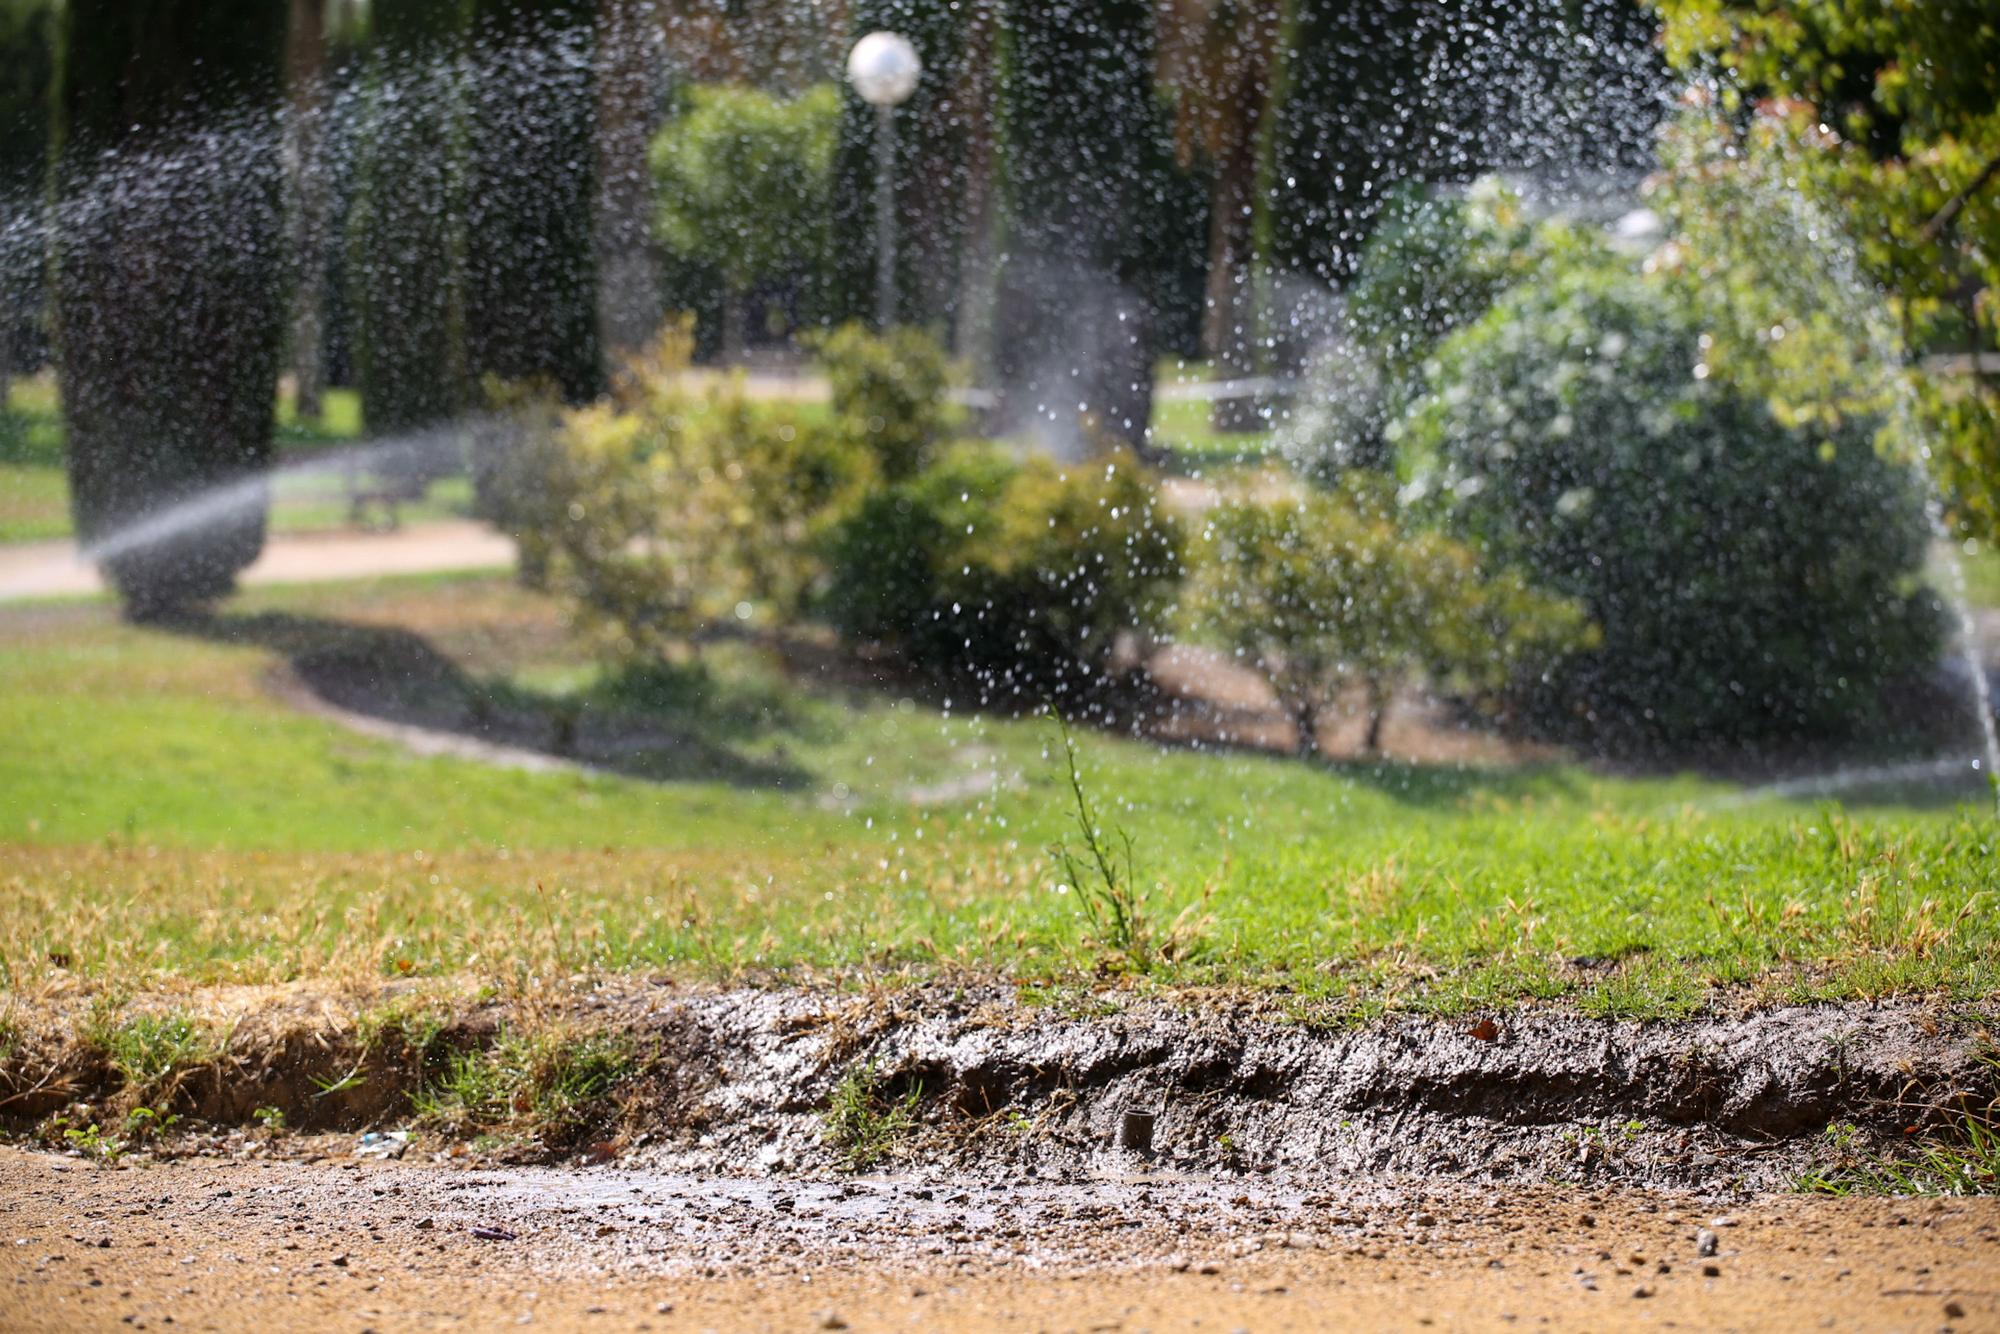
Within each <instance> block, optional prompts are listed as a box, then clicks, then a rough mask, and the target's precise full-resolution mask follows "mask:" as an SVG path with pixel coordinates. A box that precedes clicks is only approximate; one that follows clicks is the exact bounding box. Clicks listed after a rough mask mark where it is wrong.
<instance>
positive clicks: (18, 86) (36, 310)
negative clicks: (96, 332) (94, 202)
mask: <svg viewBox="0 0 2000 1334" xmlns="http://www.w3.org/2000/svg"><path fill="white" fill-rule="evenodd" d="M54 74H55V8H54V5H53V4H52V3H51V0H0V413H4V412H5V410H6V405H7V384H8V379H9V377H10V376H12V375H13V373H14V372H15V371H18V370H25V369H27V368H29V367H32V366H34V365H36V364H38V363H39V361H40V358H41V355H42V347H41V344H42V334H43V331H42V326H41V318H40V316H41V311H42V306H43V298H44V296H45V295H46V293H45V291H44V278H45V268H46V266H45V265H44V264H43V262H42V261H43V258H44V251H45V248H46V245H45V243H46V239H47V238H46V236H45V233H44V230H43V228H42V225H41V222H40V215H41V213H42V196H43V194H44V191H45V188H46V185H47V180H48V152H49V85H50V82H51V80H52V79H53V77H54Z"/></svg>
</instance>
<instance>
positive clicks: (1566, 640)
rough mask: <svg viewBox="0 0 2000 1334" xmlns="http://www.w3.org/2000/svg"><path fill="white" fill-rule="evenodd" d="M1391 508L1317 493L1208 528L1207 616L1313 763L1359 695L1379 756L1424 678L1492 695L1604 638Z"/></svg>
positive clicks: (1244, 511) (1238, 508) (1359, 497)
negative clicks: (1325, 730) (1401, 695)
mask: <svg viewBox="0 0 2000 1334" xmlns="http://www.w3.org/2000/svg"><path fill="white" fill-rule="evenodd" d="M1383 500H1384V498H1383V497H1380V496H1379V495H1378V496H1375V497H1367V496H1365V495H1364V494H1362V493H1361V492H1359V491H1358V490H1357V491H1349V492H1347V493H1338V492H1325V491H1313V492H1307V493H1306V494H1304V495H1303V496H1301V497H1299V498H1297V499H1292V500H1284V501H1278V502H1275V503H1270V504H1259V503H1236V504H1229V505H1224V506H1221V507H1220V508H1218V509H1217V510H1215V511H1214V512H1213V513H1212V514H1211V515H1210V516H1209V524H1208V529H1207V532H1206V534H1205V536H1206V538H1207V541H1206V542H1205V543H1204V545H1203V547H1202V555H1203V560H1202V562H1201V575H1200V580H1199V584H1198V591H1199V596H1198V599H1197V602H1196V606H1197V607H1198V609H1199V614H1200V616H1201V618H1202V621H1203V623H1204V624H1207V625H1211V626H1214V627H1215V628H1216V629H1217V630H1219V631H1220V632H1221V633H1222V634H1223V636H1224V637H1225V638H1226V639H1227V640H1228V642H1229V643H1230V644H1231V646H1232V647H1233V648H1234V649H1235V650H1236V651H1237V653H1238V654H1239V655H1241V656H1243V657H1245V658H1246V659H1248V660H1249V661H1251V662H1252V663H1254V664H1256V665H1257V666H1258V667H1259V668H1260V670H1262V671H1263V672H1264V674H1265V676H1266V677H1267V679H1269V681H1270V682H1271V686H1272V688H1273V689H1274V690H1275V691H1276V692H1277V694H1278V699H1279V702H1280V704H1282V705H1283V707H1284V708H1285V711H1286V712H1287V713H1288V714H1290V715H1291V718H1292V721H1293V724H1294V726H1295V727H1296V728H1297V731H1298V747H1299V752H1300V753H1301V754H1304V755H1310V754H1312V753H1313V752H1314V751H1315V750H1316V749H1317V748H1318V740H1317V738H1318V734H1319V722H1320V717H1321V715H1322V713H1323V711H1324V710H1325V708H1326V706H1327V705H1328V704H1329V703H1330V702H1332V701H1333V700H1334V699H1335V698H1336V697H1337V696H1338V695H1339V693H1340V692H1341V690H1342V689H1343V688H1345V687H1346V686H1348V685H1358V686H1359V687H1360V688H1361V690H1362V692H1363V694H1364V696H1365V698H1366V707H1367V712H1368V730H1367V734H1366V739H1365V740H1364V742H1363V745H1364V748H1365V749H1366V750H1367V751H1369V752H1370V753H1371V754H1372V753H1374V752H1377V751H1379V750H1380V749H1381V732H1382V719H1383V715H1384V712H1385V710H1386V708H1387V706H1388V702H1389V698H1390V696H1391V694H1392V693H1393V692H1394V690H1395V688H1396V687H1397V686H1398V685H1399V684H1401V683H1402V682H1403V681H1404V680H1405V679H1407V678H1409V677H1411V676H1414V675H1416V674H1418V673H1419V672H1425V673H1427V674H1428V675H1429V676H1430V678H1431V679H1432V681H1433V682H1434V683H1435V684H1437V685H1438V686H1440V687H1442V688H1447V689H1452V690H1456V691H1458V692H1460V693H1463V694H1473V695H1476V694H1486V693H1490V692H1494V691H1497V690H1500V689H1502V688H1503V687H1505V686H1506V685H1508V684H1509V683H1510V682H1511V681H1514V680H1516V679H1518V678H1519V677H1520V676H1522V675H1524V674H1529V673H1532V672H1535V671H1539V670H1541V668H1542V667H1544V666H1546V665H1547V664H1548V663H1549V662H1551V661H1553V660H1554V659H1555V658H1557V657H1559V656H1560V655H1561V654H1563V653H1565V652H1567V651H1568V650H1570V649H1572V648H1574V647H1577V646H1579V645H1582V644H1586V643H1589V642H1590V640H1591V636H1592V633H1593V632H1592V627H1591V626H1590V623H1589V619H1588V617H1587V616H1586V615H1585V614H1584V612H1583V609H1582V608H1581V607H1580V606H1578V605H1577V604H1576V603H1575V602H1573V601H1570V600H1568V599H1564V598H1560V597H1554V596H1551V595H1549V594H1546V593H1543V592H1540V591H1538V590H1536V589H1534V588H1532V587H1530V586H1529V585H1528V584H1527V582H1526V581H1525V580H1524V579H1522V577H1521V576H1520V575H1519V573H1517V572H1514V571H1500V572H1498V573H1489V572H1488V571H1487V570H1485V569H1483V568H1482V566H1481V563H1480V561H1479V558H1478V556H1477V554H1476V553H1475V552H1474V551H1473V550H1472V548H1470V547H1468V546H1466V545H1464V544H1463V543H1460V542H1454V541H1452V540H1451V539H1450V538H1448V537H1446V536H1444V535H1443V534H1441V533H1438V532H1435V531H1421V530H1410V529H1406V528H1404V527H1403V526H1401V525H1400V524H1399V523H1398V522H1397V519H1396V516H1395V515H1394V513H1393V511H1392V510H1391V509H1390V507H1389V506H1388V505H1387V504H1385V503H1383Z"/></svg>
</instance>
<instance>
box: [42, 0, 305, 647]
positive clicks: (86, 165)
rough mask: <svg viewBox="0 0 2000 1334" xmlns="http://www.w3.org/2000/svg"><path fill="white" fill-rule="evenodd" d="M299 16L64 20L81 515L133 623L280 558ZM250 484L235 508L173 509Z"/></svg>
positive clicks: (64, 196)
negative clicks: (275, 550)
mask: <svg viewBox="0 0 2000 1334" xmlns="http://www.w3.org/2000/svg"><path fill="white" fill-rule="evenodd" d="M285 19H286V13H285V8H284V6H280V5H273V4H270V3H268V0H155V2H154V3H150V4H147V5H145V6H140V7H134V6H132V5H129V4H126V3H121V0H69V3H68V4H66V5H65V6H64V7H63V10H62V17H61V24H62V30H61V41H60V44H59V50H60V51H61V67H60V70H59V73H58V75H57V83H56V96H55V108H56V111H55V115H56V139H55V150H54V151H55V157H56V162H55V170H54V207H55V211H56V217H57V219H58V225H57V231H56V235H55V240H54V245H53V248H52V256H53V259H52V273H53V288H54V311H55V321H56V336H57V342H58V349H59V351H58V365H59V374H60V377H61V382H62V400H63V419H64V426H65V430H66V432H67V436H68V441H69V478H70V504H71V509H72V511H73V513H74V515H75V519H76V528H77V533H78V535H79V537H80V538H81V539H82V540H83V542H84V543H85V545H86V548H88V547H89V546H90V545H92V544H99V545H102V544H105V543H106V542H107V539H111V538H113V537H114V536H117V537H118V538H119V540H118V541H117V542H116V543H115V544H114V545H113V546H112V549H111V550H110V551H109V552H108V553H107V554H106V555H105V557H104V559H103V565H104V569H105V573H106V574H107V576H108V577H109V579H110V581H111V583H112V584H113V586H114V587H116V588H117V590H118V592H119V594H120V596H121V598H122V599H123V601H124V605H125V609H126V611H127V613H128V614H129V615H134V616H149V615H156V614H163V613H168V612H172V611H175V610H178V609H180V608H183V607H186V606H188V605H190V604H193V603H196V602H199V601H202V600H205V599H208V598H213V597H217V596H220V595H222V594H224V593H227V592H228V591H229V590H230V589H231V588H232V587H233V586H234V583H235V577H236V573H237V571H238V570H240V569H242V568H243V567H244V566H245V565H248V564H249V563H250V562H251V561H252V560H254V559H256V557H257V554H258V552H259V551H261V550H262V548H263V544H264V526H265V513H266V508H267V504H266V501H267V498H266V496H265V495H264V493H263V492H262V491H261V490H259V489H258V487H257V485H256V479H257V477H258V475H259V474H260V473H261V472H263V471H264V470H265V469H266V468H267V467H268V465H269V462H270V457H271V430H272V409H273V402H274V399H275V397H276V392H277V371H278V361H279V357H280V354H281V351H282V347H283V341H284V335H283V327H284V312H285V301H286V291H285V283H284V275H285V268H286V265H285V227H284V201H283V190H284V158H283V142H282V135H281V132H280V118H279V117H278V116H277V115H276V114H275V113H276V110H277V108H278V106H279V105H280V103H281V99H282V96H283V84H282V79H283V65H284V44H285ZM244 482H247V483H249V485H248V486H247V487H246V488H245V490H244V491H243V494H242V496H241V498H240V503H238V504H233V505H230V506H228V507H227V508H226V509H224V510H223V511H222V512H221V513H219V514H212V515H206V516H202V517H201V518H200V519H199V520H198V521H190V522H188V523H185V524H181V523H175V522H173V521H172V520H171V518H170V517H168V516H166V514H165V512H166V511H168V510H170V509H172V508H173V507H174V506H176V505H177V504H179V503H181V502H184V501H187V500H189V499H191V498H192V497H194V496H197V495H200V494H202V493H204V492H208V491H210V490H211V489H213V488H217V487H222V486H226V485H228V484H231V483H244ZM148 520H153V521H155V523H156V526H147V527H141V526H140V525H145V524H146V523H147V521H148Z"/></svg>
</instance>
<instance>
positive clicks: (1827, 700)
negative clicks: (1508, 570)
mask: <svg viewBox="0 0 2000 1334" xmlns="http://www.w3.org/2000/svg"><path fill="white" fill-rule="evenodd" d="M1708 299H1709V298H1708V297H1707V296H1706V295H1705V294H1704V293H1702V292H1701V291H1700V290H1698V289H1697V288H1695V287H1693V286H1691V285H1685V284H1681V283H1677V282H1671V281H1667V280H1663V279H1660V278H1655V277H1649V276H1647V275H1645V274H1643V273H1641V272H1638V271H1636V270H1635V269H1634V268H1632V267H1631V266H1630V265H1628V264H1627V263H1625V262H1624V261H1622V260H1620V259H1619V258H1618V257H1616V256H1614V255H1611V254H1609V253H1607V252H1605V251H1604V250H1602V249H1600V248H1597V247H1595V246H1594V245H1591V244H1589V243H1587V242H1584V241H1582V240H1581V239H1578V240H1575V241H1573V242H1572V244H1570V245H1569V246H1567V247H1565V248H1563V249H1560V250H1558V251H1556V252H1555V253H1553V254H1552V255H1551V257H1550V259H1549V261H1548V262H1547V263H1545V264H1543V265H1542V266H1541V271H1540V272H1539V273H1538V274H1537V276H1536V279H1535V281H1532V282H1526V283H1522V284H1520V285H1517V286H1515V287H1513V288H1511V289H1509V290H1508V291H1506V292H1505V293H1503V294H1502V295H1501V296H1500V297H1499V298H1498V299H1497V300H1496V301H1495V303H1494V305H1493V306H1492V308H1491V309H1490V310H1489V311H1488V312H1487V313H1486V314H1485V316H1483V317H1482V318H1481V319H1480V320H1479V321H1477V322H1476V323H1475V324H1473V325H1471V326H1469V327H1467V328H1465V329H1463V330H1461V331H1460V332H1459V333H1457V334H1455V335H1453V336H1452V337H1451V338H1449V339H1448V340H1446V341H1445V342H1444V343H1443V344H1442V345H1441V346H1440V347H1439V348H1438V350H1437V352H1436V353H1435V355H1434V356H1433V358H1432V359H1431V361H1430V362H1429V363H1428V365H1427V367H1426V369H1425V386H1424V392H1423V394H1422V396H1421V397H1420V398H1419V399H1418V400H1417V401H1416V403H1415V406H1414V407H1413V408H1412V409H1411V411H1410V412H1409V413H1408V414H1407V415H1406V416H1405V417H1404V418H1403V420H1402V421H1401V422H1400V423H1399V424H1398V425H1397V427H1396V428H1395V437H1396V441H1397V446H1398V449H1399V451H1400V455H1401V458H1402V461H1403V465H1404V467H1405V468H1406V469H1407V471H1408V472H1409V475H1410V486H1409V489H1410V491H1411V492H1412V493H1414V494H1419V495H1422V496H1424V497H1426V498H1427V500H1428V501H1429V502H1432V503H1435V504H1437V505H1439V506H1440V507H1442V508H1443V509H1444V510H1445V511H1446V512H1447V513H1448V514H1449V515H1450V516H1451V517H1452V518H1453V519H1454V520H1455V521H1456V522H1457V523H1458V524H1459V525H1462V529H1463V531H1465V532H1466V533H1469V534H1470V535H1472V536H1473V537H1475V538H1476V539H1477V540H1478V541H1480V542H1482V543H1483V544H1484V545H1485V546H1486V547H1487V549H1488V550H1489V551H1490V552H1491V553H1492V554H1493V555H1494V556H1495V557H1496V558H1497V559H1499V560H1501V561H1503V562H1505V563H1508V564H1518V565H1520V566H1521V567H1523V568H1524V569H1525V570H1526V571H1527V572H1528V573H1529V574H1530V575H1531V577H1533V578H1534V579H1535V581H1536V582H1537V583H1540V584H1542V585H1544V586H1547V587H1550V588H1553V589H1556V590H1559V591H1561V592H1563V593H1566V594H1568V595H1570V596H1573V597H1576V598H1578V599H1580V600H1581V601H1582V602H1583V603H1584V604H1585V606H1586V607H1587V608H1588V609H1589V611H1590V614H1591V617H1592V619H1593V620H1594V621H1596V622H1597V624H1598V625H1599V626H1600V627H1601V628H1602V634H1603V639H1602V643H1601V645H1600V646H1599V647H1597V648H1596V649H1594V650H1591V651H1589V652H1586V653H1581V654H1578V655H1575V656H1574V657H1572V658H1571V659H1570V660H1569V662H1568V664H1567V668H1566V669H1565V670H1564V671H1562V672H1561V673H1559V674H1558V675H1557V676H1556V677H1555V678H1554V681H1553V694H1552V696H1551V699H1550V701H1549V702H1550V703H1552V704H1553V705H1555V706H1557V707H1559V708H1560V710H1561V712H1562V713H1563V714H1565V715H1567V716H1569V717H1570V718H1572V719H1574V720H1575V721H1576V722H1577V723H1578V724H1580V725H1581V728H1582V729H1583V730H1586V731H1589V732H1591V733H1593V734H1595V735H1596V736H1598V737H1599V738H1600V739H1604V740H1622V741H1625V742H1641V743H1652V744H1664V745H1669V746H1676V747H1679V746H1685V745H1687V744H1690V743H1698V742H1699V743H1709V742H1721V743H1735V742H1746V741H1762V740H1770V739H1775V738H1805V737H1815V736H1826V735H1830V734H1838V733H1842V732H1848V731H1852V730H1854V728H1855V726H1856V725H1857V724H1858V723H1860V722H1861V721H1862V720H1864V719H1865V717H1866V716H1867V715H1868V714H1869V713H1870V711H1871V710H1872V709H1873V708H1874V706H1875V705H1876V703H1877V701H1878V699H1879V692H1880V688H1881V687H1882V686H1883V685H1884V684H1885V683H1886V682H1888V681H1889V680H1891V679H1892V678H1894V677H1896V676H1898V675H1899V674H1903V673H1906V672H1908V671H1910V670H1911V669H1913V668H1917V667H1920V666H1922V665H1925V664H1927V663H1929V662H1931V661H1933V660H1934V658H1935V655H1936V653H1937V651H1938V647H1939V641H1940V637H1941V633H1942V624H1943V618H1942V616H1941V613H1940V608H1939V606H1938V604H1937V601H1936V599H1935V597H1934V596H1933V595H1932V594H1931V593H1930V592H1929V591H1928V590H1926V589H1924V588H1923V587H1922V586H1921V584H1920V582H1919V580H1920V576H1921V573H1922V570H1923V566H1924V561H1925V555H1926V549H1927V542H1928V530H1927V525H1926V521H1925V514H1924V495H1923V492H1922V487H1921V484H1920V482H1919V481H1918V479H1917V476H1916V474H1915V472H1914V470H1912V469H1911V468H1910V467H1908V466H1906V465H1905V464H1904V463H1902V462H1900V461H1897V460H1894V459H1891V458H1887V457H1885V456H1884V455H1883V454H1881V453H1880V452H1878V450H1877V448H1876V446H1875V443H1874V439H1875V429H1874V427H1875V423H1873V422H1870V421H1867V420H1861V419H1855V418H1849V419H1848V420H1846V421H1845V422H1844V423H1843V424H1840V425H1837V426H1831V427H1828V426H1824V425H1822V426H1819V427H1810V428H1809V427H1793V426H1787V425H1785V424H1783V423H1781V422H1780V421H1779V420H1777V419H1776V418H1775V417H1774V415H1773V413H1772V411H1771V408H1770V406H1769V404H1768V403H1767V401H1766V400H1765V399H1764V398H1763V397H1762V396H1761V395H1759V394H1757V393H1756V392H1754V391H1753V390H1751V389H1748V388H1745V387H1744V386H1743V385H1742V384H1740V383H1737V382H1734V381H1733V380H1732V375H1731V367H1729V366H1728V365H1727V364H1714V363H1716V362H1720V361H1723V360H1724V359H1723V358H1721V357H1720V356H1719V355H1717V354H1716V347H1715V344H1714V343H1713V341H1712V339H1710V338H1709V337H1707V336H1705V333H1704V330H1705V328H1708V327H1710V326H1712V325H1713V324H1714V323H1715V320H1714V319H1713V318H1711V317H1710V315H1709V314H1708V313H1707V312H1706V311H1705V306H1704V303H1705V302H1706V301H1707V300H1708Z"/></svg>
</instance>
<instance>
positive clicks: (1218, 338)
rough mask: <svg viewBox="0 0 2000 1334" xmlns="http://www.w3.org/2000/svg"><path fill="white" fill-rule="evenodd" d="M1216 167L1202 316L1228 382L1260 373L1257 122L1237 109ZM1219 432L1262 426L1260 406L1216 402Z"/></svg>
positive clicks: (1210, 351) (1208, 347)
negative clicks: (1254, 265)
mask: <svg viewBox="0 0 2000 1334" xmlns="http://www.w3.org/2000/svg"><path fill="white" fill-rule="evenodd" d="M1233 114H1234V116H1235V119H1234V120H1233V121H1232V123H1231V125H1230V126H1229V128H1228V130H1227V132H1226V134H1225V138H1224V141H1223V143H1222V145H1221V151H1220V152H1219V153H1218V155H1217V158H1216V163H1215V190H1214V194H1213V196H1212V202H1211V206H1210V212H1209V224H1208V284H1207V290H1206V293H1205V295H1206V301H1205V303H1204V306H1203V311H1202V330H1201V338H1202V351H1203V352H1204V353H1205V354H1206V355H1207V356H1208V357H1209V358H1210V359H1211V360H1212V361H1213V362H1214V363H1215V366H1216V369H1217V370H1218V371H1219V372H1220V373H1221V375H1222V377H1223V378H1224V379H1227V380H1247V379H1249V378H1250V377H1252V376H1254V375H1255V374H1256V373H1257V357H1256V348H1255V341H1254V340H1255V338H1256V333H1257V329H1256V324H1257V310H1256V301H1255V299H1254V296H1255V294H1254V292H1253V291H1252V287H1251V282H1252V275H1251V271H1250V269H1251V264H1250V260H1251V255H1252V251H1253V249H1254V237H1255V233H1256V211H1255V208H1256V190H1257V118H1256V113H1255V112H1254V111H1252V110H1249V109H1247V108H1238V109H1236V110H1235V112H1234V113H1233ZM1212 416H1213V419H1214V424H1215V429H1217V430H1219V431H1251V430H1256V429H1257V428H1258V427H1259V426H1261V425H1262V424H1263V423H1262V419H1261V417H1260V416H1259V413H1258V404H1257V400H1256V399H1255V398H1254V397H1252V398H1238V397H1230V398H1218V399H1216V400H1215V406H1214V409H1213V412H1212Z"/></svg>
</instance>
